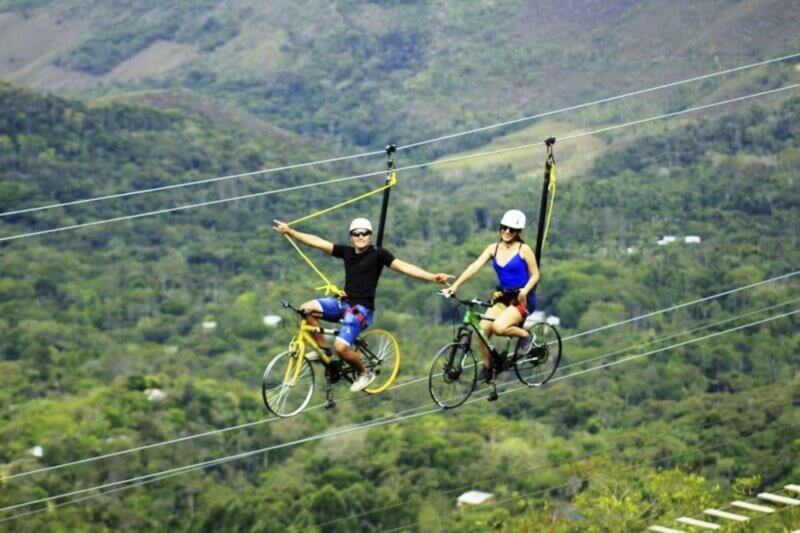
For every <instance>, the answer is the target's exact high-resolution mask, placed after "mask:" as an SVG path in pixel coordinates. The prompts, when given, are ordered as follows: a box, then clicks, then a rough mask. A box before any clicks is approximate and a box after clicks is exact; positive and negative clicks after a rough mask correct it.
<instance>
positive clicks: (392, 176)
mask: <svg viewBox="0 0 800 533" xmlns="http://www.w3.org/2000/svg"><path fill="white" fill-rule="evenodd" d="M395 185H397V172H395V171H394V170H392V171H391V172H390V173H389V177H388V178H387V180H386V185H383V186H381V187H378V188H377V189H374V190H372V191H369V192H365V193H364V194H362V195H360V196H356V197H355V198H350V199H349V200H345V201H344V202H341V203H338V204H336V205H332V206H330V207H326V208H325V209H320V210H319V211H314V212H313V213H311V214H309V215H306V216H304V217H300V218H297V219H295V220H292V221H291V222H287V224H288V225H289V226H291V225H292V224H298V223H300V222H305V221H306V220H311V219H312V218H315V217H318V216H320V215H324V214H325V213H330V212H331V211H334V210H336V209H339V208H340V207H344V206H346V205H350V204H352V203H354V202H357V201H359V200H363V199H364V198H368V197H370V196H372V195H373V194H378V193H379V192H382V191H385V190H386V189H389V188H391V187H394V186H395Z"/></svg>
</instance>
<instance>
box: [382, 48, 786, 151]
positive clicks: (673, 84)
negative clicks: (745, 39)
mask: <svg viewBox="0 0 800 533" xmlns="http://www.w3.org/2000/svg"><path fill="white" fill-rule="evenodd" d="M796 57H800V53H795V54H789V55H785V56H783V57H777V58H774V59H768V60H766V61H760V62H758V63H751V64H750V65H743V66H741V67H734V68H729V69H726V70H720V71H717V72H714V73H711V74H704V75H702V76H696V77H694V78H687V79H685V80H680V81H674V82H670V83H665V84H663V85H656V86H654V87H648V88H647V89H639V90H637V91H632V92H629V93H625V94H620V95H617V96H611V97H608V98H601V99H600V100H594V101H593V102H587V103H585V104H578V105H573V106H569V107H562V108H561V109H556V110H555V111H546V112H544V113H539V114H536V115H530V116H527V117H522V118H517V119H514V120H508V121H506V122H498V123H496V124H491V125H489V126H482V127H480V128H474V129H471V130H467V131H462V132H459V133H452V134H449V135H442V136H441V137H435V138H433V139H428V140H427V141H420V142H415V143H411V144H406V145H405V146H398V147H397V149H398V150H407V149H409V148H415V147H417V146H422V145H425V144H430V143H435V142H439V141H444V140H447V139H453V138H455V137H462V136H464V135H470V134H472V133H479V132H482V131H486V130H490V129H494V128H501V127H503V126H510V125H513V124H519V123H521V122H527V121H530V120H535V119H539V118H544V117H549V116H552V115H557V114H560V113H565V112H568V111H577V110H578V109H584V108H587V107H592V106H595V105H598V104H605V103H608V102H613V101H615V100H622V99H625V98H629V97H631V96H638V95H641V94H647V93H650V92H654V91H660V90H662V89H669V88H671V87H677V86H679V85H684V84H686V83H692V82H695V81H701V80H706V79H709V78H714V77H716V76H722V75H724V74H732V73H734V72H738V71H741V70H746V69H749V68H753V67H758V66H763V65H767V64H769V63H775V62H778V61H786V60H789V59H794V58H796Z"/></svg>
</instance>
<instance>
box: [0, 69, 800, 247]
mask: <svg viewBox="0 0 800 533" xmlns="http://www.w3.org/2000/svg"><path fill="white" fill-rule="evenodd" d="M798 87H800V83H795V84H792V85H786V86H784V87H779V88H777V89H770V90H767V91H761V92H758V93H753V94H748V95H745V96H739V97H736V98H730V99H728V100H722V101H720V102H714V103H711V104H705V105H701V106H696V107H690V108H687V109H683V110H681V111H674V112H672V113H663V114H661V115H655V116H652V117H648V118H644V119H640V120H634V121H630V122H625V123H623V124H617V125H615V126H607V127H604V128H599V129H597V130H593V131H587V132H582V133H576V134H572V135H567V136H564V137H559V138H558V139H559V141H560V142H564V141H570V140H574V139H580V138H582V137H587V136H590V135H597V134H600V133H605V132H608V131H613V130H618V129H621V128H627V127H631V126H636V125H640V124H645V123H647V122H652V121H655V120H662V119H665V118H672V117H676V116H680V115H684V114H687V113H693V112H696V111H702V110H705V109H711V108H714V107H717V106H721V105H726V104H732V103H737V102H741V101H744V100H749V99H752V98H759V97H762V96H767V95H771V94H776V93H779V92H783V91H788V90H792V89H797V88H798ZM537 146H544V142H543V141H540V142H535V143H529V144H523V145H519V146H514V147H510V148H500V149H497V150H491V151H488V152H481V153H476V154H469V155H465V156H458V157H453V158H449V159H439V160H434V161H429V162H427V163H418V164H414V165H408V166H405V167H399V168H397V171H398V172H400V171H405V170H413V169H418V168H427V167H433V166H439V165H446V164H450V163H456V162H459V161H466V160H469V159H475V158H478V157H487V156H490V155H497V154H503V153H508V152H513V151H515V150H523V149H528V148H534V147H537ZM384 173H385V171H383V170H379V171H375V172H368V173H365V174H357V175H354V176H347V177H344V178H335V179H331V180H324V181H318V182H314V183H306V184H303V185H295V186H291V187H283V188H280V189H273V190H270V191H262V192H257V193H250V194H243V195H239V196H233V197H228V198H220V199H217V200H210V201H207V202H199V203H195V204H189V205H183V206H177V207H169V208H164V209H158V210H155V211H146V212H143V213H135V214H133V215H125V216H119V217H114V218H109V219H100V220H94V221H91V222H84V223H81V224H72V225H69V226H62V227H57V228H51V229H47V230H40V231H32V232H29V233H21V234H18V235H11V236H8V237H2V238H0V242H7V241H13V240H17V239H22V238H27V237H36V236H39V235H48V234H51V233H58V232H62V231H67V230H73V229H79V228H85V227H90V226H97V225H100V224H108V223H111V222H121V221H125V220H133V219H137V218H142V217H147V216H153V215H161V214H166V213H174V212H178V211H185V210H187V209H196V208H199V207H207V206H210V205H218V204H222V203H226V202H233V201H237V200H245V199H248V198H257V197H261V196H270V195H274V194H280V193H284V192H289V191H296V190H299V189H308V188H311V187H319V186H322V185H328V184H331V183H340V182H345V181H352V180H356V179H363V178H367V177H370V176H377V175H381V174H384Z"/></svg>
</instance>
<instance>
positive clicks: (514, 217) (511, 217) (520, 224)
mask: <svg viewBox="0 0 800 533" xmlns="http://www.w3.org/2000/svg"><path fill="white" fill-rule="evenodd" d="M500 225H501V226H508V227H509V228H514V229H519V230H521V229H525V213H523V212H522V211H520V210H519V209H511V210H509V211H506V213H505V214H504V215H503V218H502V219H500Z"/></svg>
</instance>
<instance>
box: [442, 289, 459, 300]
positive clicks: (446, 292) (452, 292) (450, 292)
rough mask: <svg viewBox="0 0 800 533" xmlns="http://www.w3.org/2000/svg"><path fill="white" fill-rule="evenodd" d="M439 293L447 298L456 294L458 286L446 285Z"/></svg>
mask: <svg viewBox="0 0 800 533" xmlns="http://www.w3.org/2000/svg"><path fill="white" fill-rule="evenodd" d="M439 294H441V295H442V296H444V297H445V298H450V297H451V296H455V295H456V287H446V288H444V289H442V290H440V291H439Z"/></svg>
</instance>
